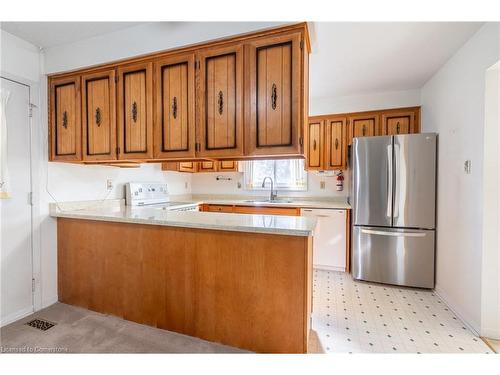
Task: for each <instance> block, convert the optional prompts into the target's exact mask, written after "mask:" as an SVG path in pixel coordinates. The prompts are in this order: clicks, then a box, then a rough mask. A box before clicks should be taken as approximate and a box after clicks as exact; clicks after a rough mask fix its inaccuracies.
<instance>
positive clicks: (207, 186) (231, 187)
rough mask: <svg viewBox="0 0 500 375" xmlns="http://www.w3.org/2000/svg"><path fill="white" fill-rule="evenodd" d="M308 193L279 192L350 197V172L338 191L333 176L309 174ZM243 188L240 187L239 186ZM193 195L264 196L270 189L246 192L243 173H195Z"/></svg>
mask: <svg viewBox="0 0 500 375" xmlns="http://www.w3.org/2000/svg"><path fill="white" fill-rule="evenodd" d="M307 175H308V177H307V181H308V183H307V191H286V190H282V191H280V190H278V195H279V196H293V197H305V196H314V197H330V198H332V197H347V196H348V195H349V183H350V175H349V171H348V170H347V171H344V190H343V191H337V190H336V178H335V175H333V176H331V177H330V176H328V177H327V176H324V175H321V174H319V173H318V172H307ZM217 176H224V177H229V178H231V180H230V181H225V180H219V181H217V179H216V177H217ZM322 182H324V185H325V186H324V188H321V183H322ZM239 184H240V185H241V187H238V185H239ZM191 192H192V194H195V195H197V194H210V195H217V194H221V195H249V196H263V195H266V194H268V193H269V189H265V190H246V189H244V187H243V173H241V172H224V173H195V174H193V176H192V180H191Z"/></svg>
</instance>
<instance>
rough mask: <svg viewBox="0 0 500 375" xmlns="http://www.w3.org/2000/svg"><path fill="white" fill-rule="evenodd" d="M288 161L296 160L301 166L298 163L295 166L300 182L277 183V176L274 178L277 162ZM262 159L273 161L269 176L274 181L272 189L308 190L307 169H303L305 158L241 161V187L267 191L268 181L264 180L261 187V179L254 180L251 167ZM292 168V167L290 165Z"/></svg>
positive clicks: (267, 160) (268, 187)
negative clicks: (263, 184)
mask: <svg viewBox="0 0 500 375" xmlns="http://www.w3.org/2000/svg"><path fill="white" fill-rule="evenodd" d="M285 160H287V161H290V162H298V163H299V165H300V166H302V168H300V166H299V165H297V166H295V167H294V168H295V170H296V172H297V174H298V175H299V176H300V177H301V178H300V180H301V183H299V184H295V185H293V186H292V185H287V186H285V185H279V184H278V183H277V178H276V172H277V168H276V165H277V162H280V161H285ZM262 161H266V162H269V161H272V162H273V164H274V165H273V175H272V176H270V177H272V178H273V182H274V186H273V187H274V190H281V191H307V190H308V176H307V171H306V170H305V160H304V159H272V160H269V159H265V160H248V161H244V162H242V163H241V164H242V171H243V182H244V184H243V188H244V189H245V190H249V191H252V190H253V191H267V190H269V189H270V182H268V181H266V185H265V186H264V187H262V181H254V180H253V173H254V172H253V168H254V167H255V164H254V163H256V162H262ZM292 168H293V167H292Z"/></svg>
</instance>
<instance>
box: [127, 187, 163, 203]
mask: <svg viewBox="0 0 500 375" xmlns="http://www.w3.org/2000/svg"><path fill="white" fill-rule="evenodd" d="M125 198H126V204H127V206H146V205H150V204H161V203H167V202H169V201H170V196H169V194H168V186H167V184H166V183H163V182H129V183H127V184H126V185H125Z"/></svg>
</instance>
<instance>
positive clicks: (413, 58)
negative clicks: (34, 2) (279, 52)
mask: <svg viewBox="0 0 500 375" xmlns="http://www.w3.org/2000/svg"><path fill="white" fill-rule="evenodd" d="M142 24H144V22H2V23H1V25H0V27H1V28H2V29H4V30H5V31H7V32H9V33H11V34H14V35H16V36H18V37H20V38H22V39H24V40H27V41H28V42H31V43H32V44H35V45H37V46H41V47H45V48H47V47H53V46H57V45H62V44H66V43H73V42H77V41H80V40H84V39H87V38H91V37H95V36H98V35H103V34H106V33H111V32H116V31H119V30H121V29H125V28H130V27H134V26H138V25H142ZM481 25H482V23H467V22H455V23H440V22H435V23H424V22H420V23H413V22H400V23H394V22H379V23H373V22H372V23H366V22H312V23H310V31H311V39H312V48H313V51H312V54H311V60H310V95H311V97H312V98H327V97H337V96H349V95H359V94H369V93H371V92H385V91H400V90H410V89H418V88H420V87H422V86H423V84H424V83H425V82H427V80H428V79H429V78H430V77H431V76H432V75H433V74H434V73H435V72H436V71H437V70H438V69H439V68H440V67H441V66H442V65H443V64H444V63H445V62H446V61H447V60H448V59H449V58H450V57H451V56H452V55H453V54H454V53H455V52H456V51H457V50H458V48H460V47H461V46H462V45H463V44H464V43H465V42H466V41H467V40H468V39H469V38H470V37H471V36H472V34H474V33H475V32H476V31H477V30H478V29H479V27H481ZM191 27H193V28H195V27H196V23H192V25H191ZM232 27H234V23H227V28H228V30H230V29H231V28H232ZM194 31H195V30H194ZM199 34H200V38H199V40H200V41H203V40H205V38H204V36H203V30H200V33H199Z"/></svg>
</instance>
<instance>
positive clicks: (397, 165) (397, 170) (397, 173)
mask: <svg viewBox="0 0 500 375" xmlns="http://www.w3.org/2000/svg"><path fill="white" fill-rule="evenodd" d="M400 158H401V152H400V147H399V145H398V144H396V143H395V144H394V187H393V188H394V193H393V194H394V207H393V210H392V211H393V216H394V218H397V217H398V216H399V199H400V194H399V192H400V186H399V185H400V184H401V168H402V166H401V159H400ZM393 225H394V224H393Z"/></svg>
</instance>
